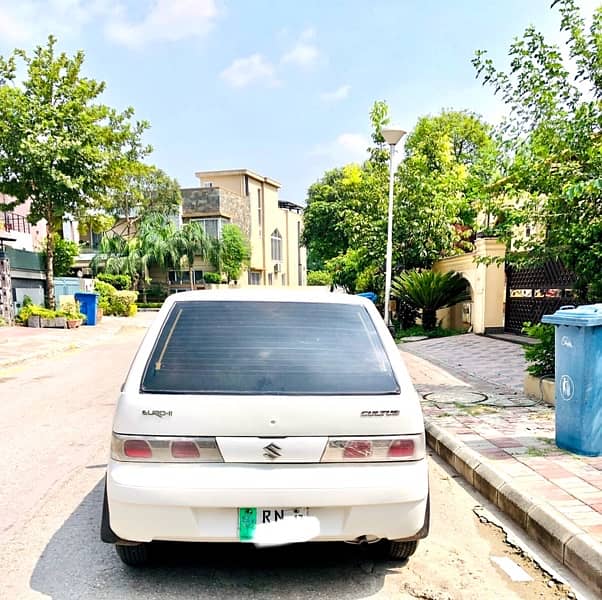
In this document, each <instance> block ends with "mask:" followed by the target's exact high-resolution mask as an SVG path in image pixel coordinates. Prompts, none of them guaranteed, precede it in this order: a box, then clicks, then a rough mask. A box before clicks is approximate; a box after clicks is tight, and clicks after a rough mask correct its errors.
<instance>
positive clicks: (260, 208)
mask: <svg viewBox="0 0 602 600" xmlns="http://www.w3.org/2000/svg"><path fill="white" fill-rule="evenodd" d="M262 213H263V201H262V198H261V190H257V220H258V222H259V228H258V230H257V231H259V236H260V237H261V235H262V229H261V219H262V216H263V215H262Z"/></svg>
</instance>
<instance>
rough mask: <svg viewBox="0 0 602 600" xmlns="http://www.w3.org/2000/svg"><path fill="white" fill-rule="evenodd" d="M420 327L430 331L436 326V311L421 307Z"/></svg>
mask: <svg viewBox="0 0 602 600" xmlns="http://www.w3.org/2000/svg"><path fill="white" fill-rule="evenodd" d="M422 327H424V330H425V331H432V330H433V329H435V327H437V311H436V310H433V309H432V308H423V309H422Z"/></svg>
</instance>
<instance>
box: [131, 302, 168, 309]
mask: <svg viewBox="0 0 602 600" xmlns="http://www.w3.org/2000/svg"><path fill="white" fill-rule="evenodd" d="M137 306H138V308H161V307H162V306H163V302H138V303H137Z"/></svg>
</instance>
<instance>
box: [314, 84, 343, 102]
mask: <svg viewBox="0 0 602 600" xmlns="http://www.w3.org/2000/svg"><path fill="white" fill-rule="evenodd" d="M350 91H351V86H350V85H342V86H341V87H338V88H337V89H336V90H333V91H332V92H324V93H322V94H320V98H321V99H322V100H324V101H325V102H339V101H340V100H345V98H347V97H348V96H349V92H350Z"/></svg>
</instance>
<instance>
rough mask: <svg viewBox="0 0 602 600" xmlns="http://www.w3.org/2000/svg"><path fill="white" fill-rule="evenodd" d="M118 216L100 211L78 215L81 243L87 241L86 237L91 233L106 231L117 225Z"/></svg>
mask: <svg viewBox="0 0 602 600" xmlns="http://www.w3.org/2000/svg"><path fill="white" fill-rule="evenodd" d="M116 220H117V219H116V218H115V217H114V216H113V215H107V214H104V213H100V212H94V213H84V214H80V215H79V216H78V224H79V225H78V229H79V236H80V240H81V243H85V241H86V240H85V238H87V237H89V236H90V233H91V232H93V233H105V232H107V231H109V230H110V229H111V228H112V227H113V225H115V222H116Z"/></svg>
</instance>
